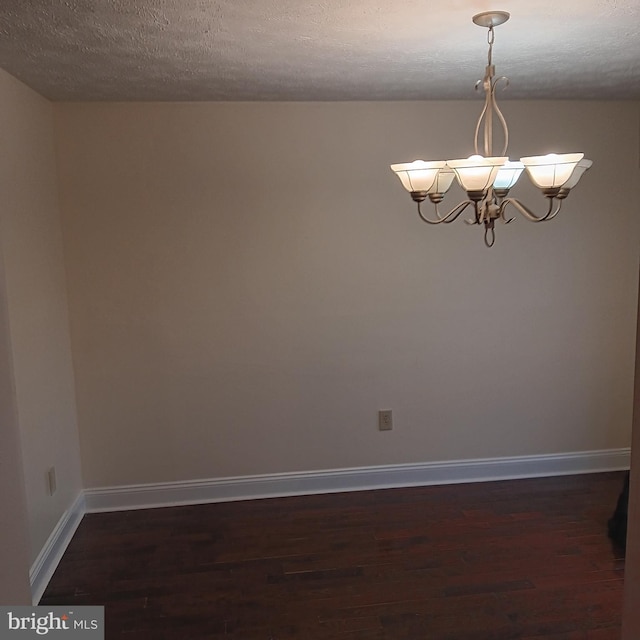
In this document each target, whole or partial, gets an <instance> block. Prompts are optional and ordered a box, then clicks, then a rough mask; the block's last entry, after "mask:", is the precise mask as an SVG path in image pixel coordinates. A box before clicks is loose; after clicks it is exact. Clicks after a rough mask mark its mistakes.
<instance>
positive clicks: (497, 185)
mask: <svg viewBox="0 0 640 640" xmlns="http://www.w3.org/2000/svg"><path fill="white" fill-rule="evenodd" d="M523 171H524V165H523V164H522V162H511V161H510V160H507V161H506V162H505V163H504V164H503V165H502V167H500V169H499V170H498V175H497V176H496V179H495V180H494V181H493V187H494V189H504V190H506V191H508V190H509V189H511V187H513V185H514V184H515V183H516V182H518V178H519V177H520V174H521V173H522V172H523Z"/></svg>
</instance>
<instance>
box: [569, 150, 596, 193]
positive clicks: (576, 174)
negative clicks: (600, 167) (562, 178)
mask: <svg viewBox="0 0 640 640" xmlns="http://www.w3.org/2000/svg"><path fill="white" fill-rule="evenodd" d="M592 164H593V161H592V160H587V158H583V159H582V160H580V162H578V164H577V165H576V168H575V169H574V170H573V173H572V174H571V177H570V178H569V179H568V180H567V181H566V182H565V183H564V184H563V185H562V188H563V189H573V187H575V186H576V185H577V184H578V182H579V180H580V178H581V177H582V174H583V173H584V172H585V171H586V170H587V169H589V168H590V167H591V165H592Z"/></svg>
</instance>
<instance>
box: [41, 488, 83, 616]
mask: <svg viewBox="0 0 640 640" xmlns="http://www.w3.org/2000/svg"><path fill="white" fill-rule="evenodd" d="M85 512H86V508H85V500H84V493H80V494H79V495H78V497H77V498H76V499H75V501H74V503H73V504H72V505H71V506H70V507H69V508H68V509H67V510H66V511H65V512H64V514H63V515H62V517H61V518H60V520H59V521H58V524H57V525H56V526H55V528H54V530H53V531H52V532H51V535H50V536H49V538H48V539H47V541H46V543H45V545H44V547H42V549H41V550H40V553H39V554H38V557H37V558H36V560H35V562H34V563H33V566H32V567H31V570H30V571H29V580H30V582H31V599H32V602H33V604H34V605H36V604H38V602H40V598H42V594H43V593H44V590H45V589H46V588H47V585H48V584H49V580H51V576H53V572H54V571H55V570H56V567H57V566H58V563H59V562H60V560H61V559H62V555H63V554H64V552H65V551H66V549H67V547H68V546H69V543H70V542H71V538H73V534H74V533H75V532H76V529H77V528H78V525H79V524H80V521H81V520H82V517H83V516H84V514H85Z"/></svg>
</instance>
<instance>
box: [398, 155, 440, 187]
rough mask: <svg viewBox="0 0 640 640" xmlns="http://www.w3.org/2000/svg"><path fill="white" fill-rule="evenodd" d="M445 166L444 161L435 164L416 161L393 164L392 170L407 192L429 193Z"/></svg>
mask: <svg viewBox="0 0 640 640" xmlns="http://www.w3.org/2000/svg"><path fill="white" fill-rule="evenodd" d="M445 165H446V162H445V161H444V160H442V161H435V162H425V161H424V160H415V161H414V162H403V163H401V164H392V165H391V170H392V171H393V172H394V173H395V174H396V175H397V176H398V178H400V182H402V186H403V187H404V188H405V189H406V190H407V191H409V192H411V193H414V192H416V191H426V192H429V191H430V190H431V189H432V187H433V186H434V183H436V182H437V178H438V173H439V172H440V170H441V169H442V168H444V166H445ZM441 193H444V192H441Z"/></svg>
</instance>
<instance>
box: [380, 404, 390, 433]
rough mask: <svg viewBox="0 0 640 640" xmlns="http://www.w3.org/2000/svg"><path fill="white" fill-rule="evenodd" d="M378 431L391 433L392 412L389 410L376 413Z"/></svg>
mask: <svg viewBox="0 0 640 640" xmlns="http://www.w3.org/2000/svg"><path fill="white" fill-rule="evenodd" d="M378 429H379V430H380V431H391V429H393V412H392V411H391V409H384V410H383V411H378Z"/></svg>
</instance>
